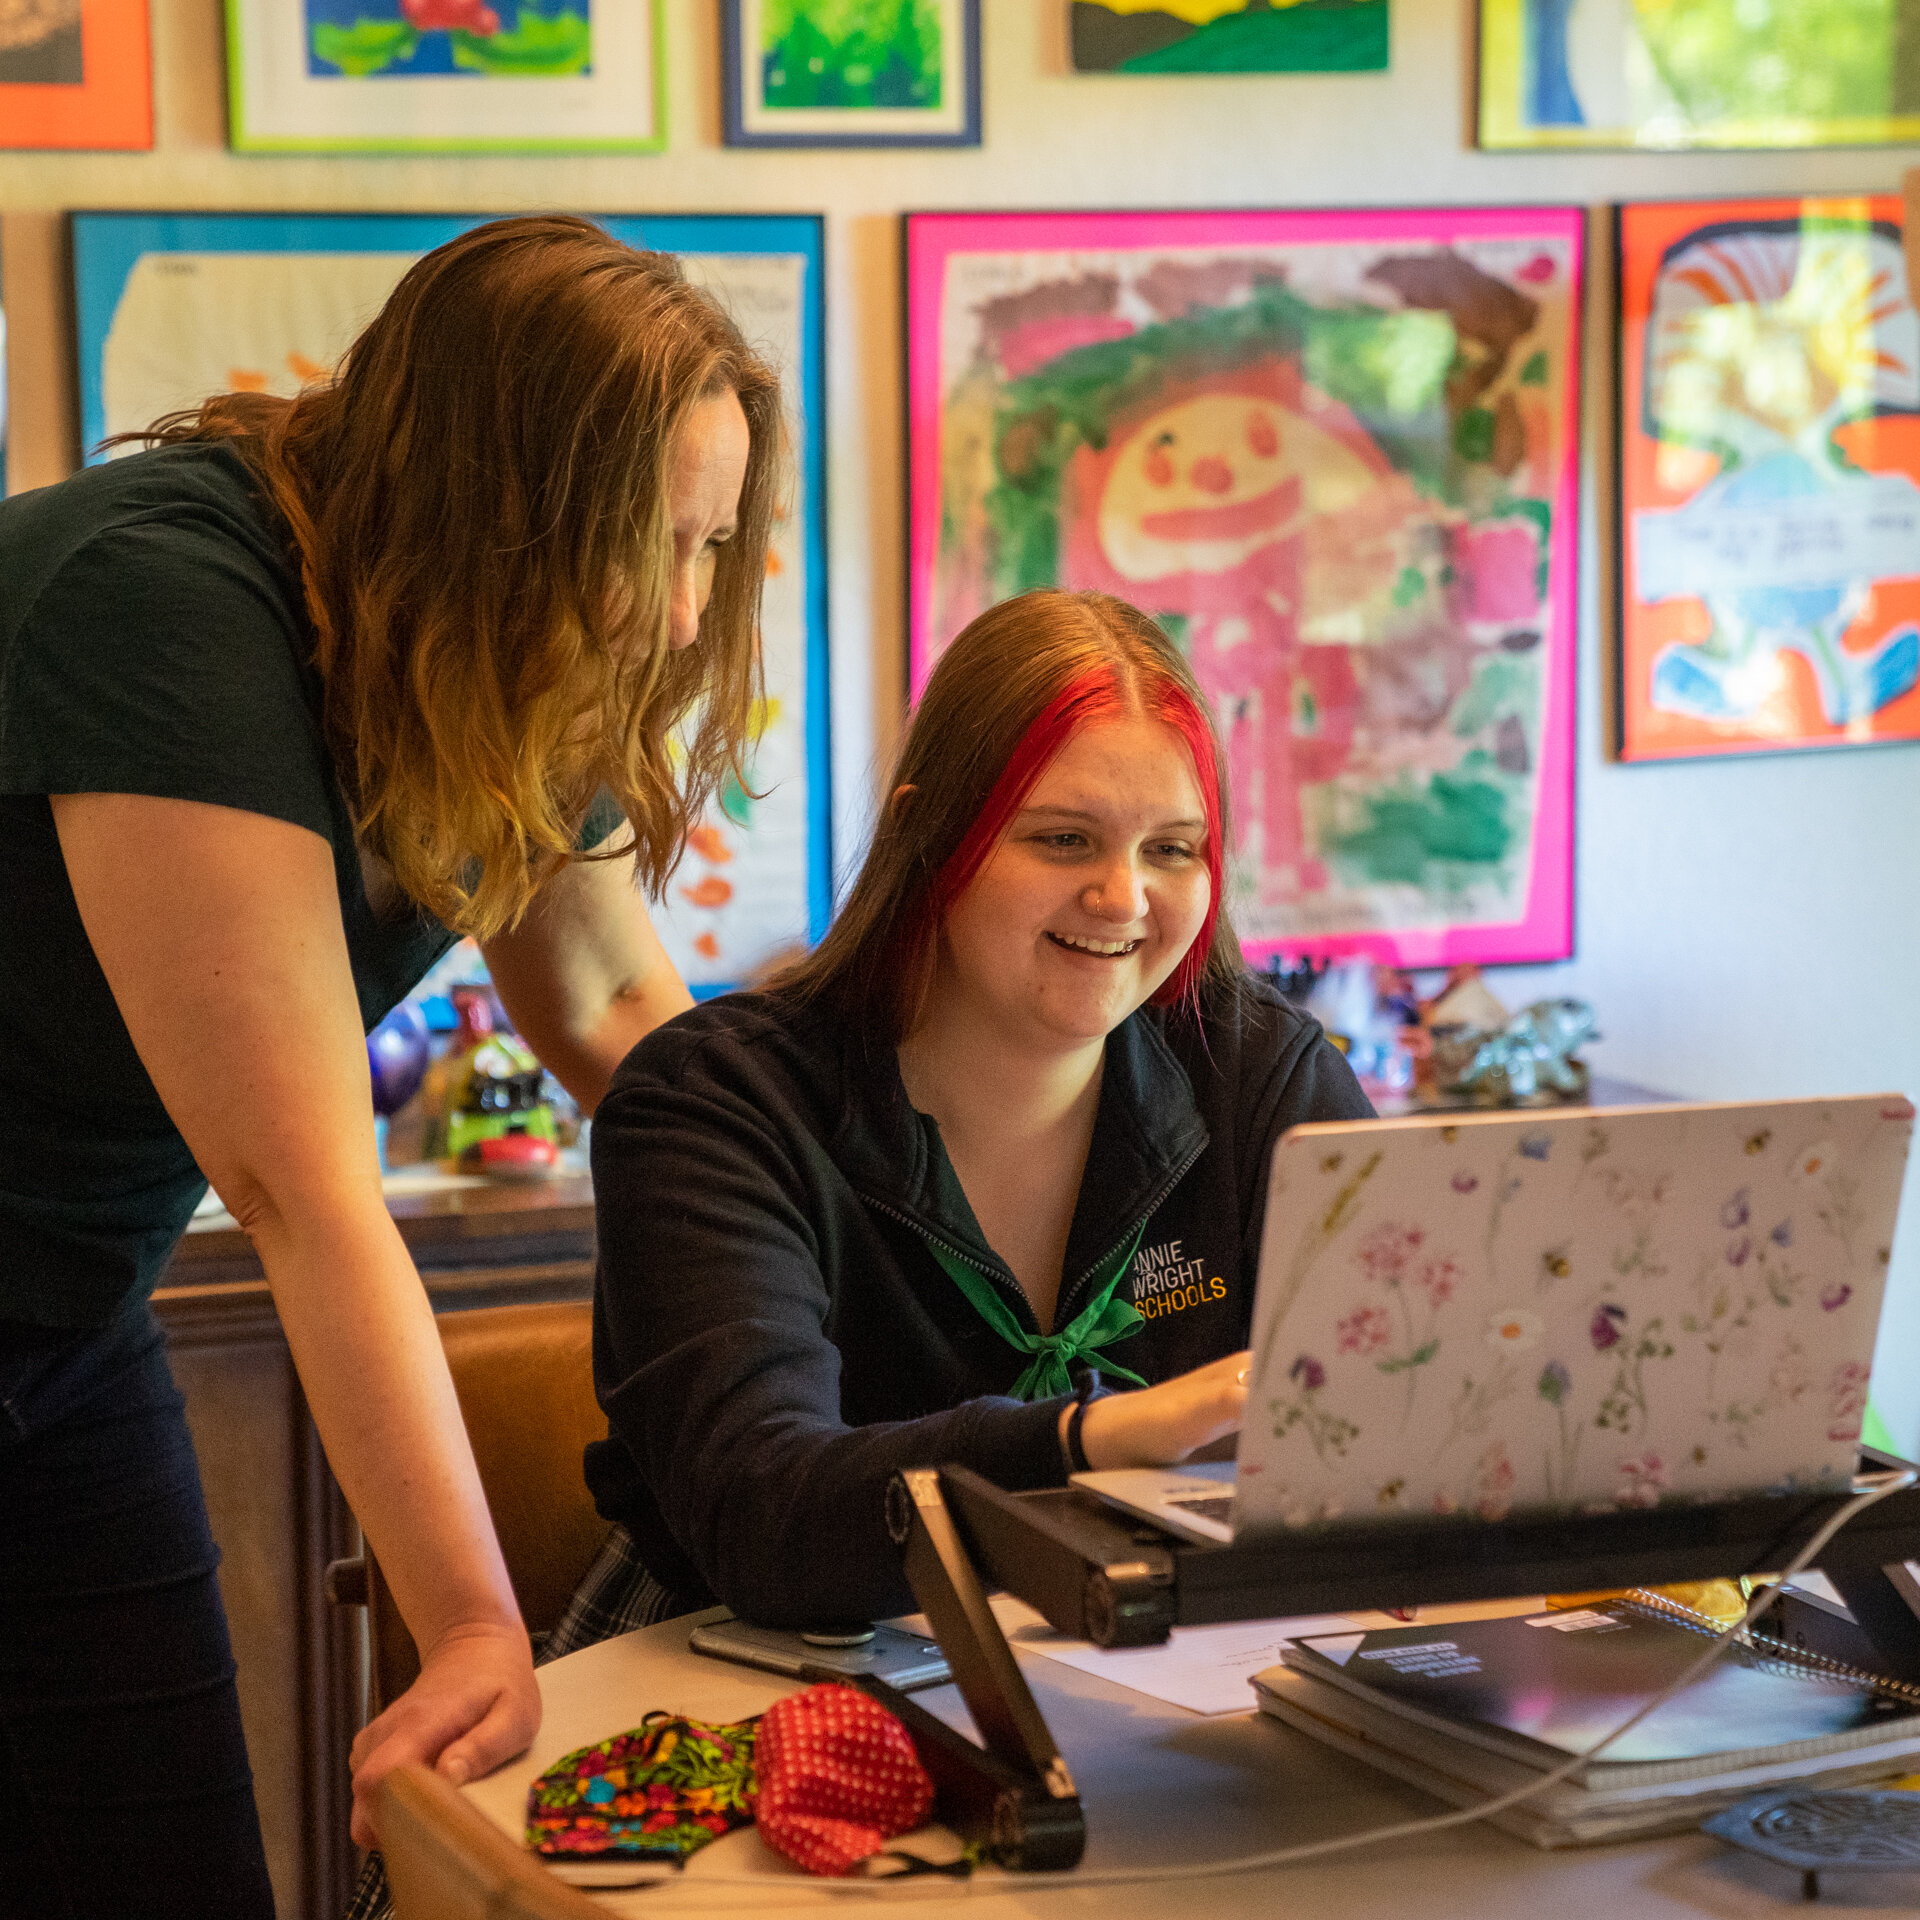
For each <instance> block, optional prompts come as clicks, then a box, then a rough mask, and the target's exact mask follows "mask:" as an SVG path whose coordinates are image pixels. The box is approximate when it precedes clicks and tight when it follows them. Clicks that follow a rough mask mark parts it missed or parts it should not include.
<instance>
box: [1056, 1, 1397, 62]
mask: <svg viewBox="0 0 1920 1920" xmlns="http://www.w3.org/2000/svg"><path fill="white" fill-rule="evenodd" d="M1387 6H1388V0H1072V9H1073V10H1072V13H1071V14H1070V16H1069V38H1070V42H1071V46H1072V52H1073V66H1074V71H1075V72H1076V73H1380V72H1384V71H1385V69H1386V66H1387Z"/></svg>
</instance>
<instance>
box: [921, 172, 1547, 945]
mask: <svg viewBox="0 0 1920 1920" xmlns="http://www.w3.org/2000/svg"><path fill="white" fill-rule="evenodd" d="M1584 235H1585V220H1584V215H1583V213H1582V211H1581V210H1580V209H1579V208H1574V207H1545V208H1541V207H1528V208H1451V209H1446V210H1406V211H1381V210H1368V211H1352V212H1345V211H1343V212H1272V213H1268V212H1239V211H1234V212H1172V213H1166V212H1160V213H1012V214H977V213H928V214H915V215H910V216H909V217H908V221H907V322H908V324H907V331H908V366H907V384H908V396H907V405H908V426H909V488H910V522H911V524H910V555H911V559H910V573H909V610H908V618H909V646H910V662H909V668H910V679H911V685H912V689H913V691H914V693H915V694H916V695H917V694H918V692H919V690H920V688H921V686H922V685H923V684H924V682H925V680H926V677H927V675H928V674H929V673H930V672H931V671H932V669H933V665H934V663H935V661H936V660H937V659H938V658H939V656H940V651H941V649H942V648H943V647H944V646H945V645H946V643H947V642H948V641H949V640H951V639H952V638H953V636H954V635H955V634H956V633H958V632H959V631H960V629H961V628H962V627H964V626H965V625H966V623H967V622H968V621H969V620H970V619H971V618H973V616H974V615H975V614H977V613H979V612H981V611H982V610H983V609H984V608H986V607H987V606H990V605H992V604H993V603H994V602H996V601H999V600H1002V599H1005V598H1007V597H1008V596H1009V595H1012V594H1016V593H1022V592H1025V591H1027V590H1029V589H1031V588H1034V587H1041V586H1056V585H1057V586H1067V587H1074V588H1094V589H1098V590H1101V591H1104V592H1107V593H1113V594H1117V595H1119V596H1120V597H1122V598H1124V599H1127V600H1131V601H1133V602H1134V603H1135V604H1137V605H1139V606H1141V607H1144V608H1145V609H1147V610H1148V611H1149V612H1151V613H1153V614H1154V615H1155V616H1156V617H1157V618H1159V619H1160V621H1161V622H1162V623H1163V624H1164V625H1165V626H1166V627H1167V628H1168V630H1169V631H1170V632H1171V633H1172V634H1173V635H1174V636H1175V638H1176V639H1177V640H1178V641H1179V642H1180V644H1181V645H1182V647H1183V648H1184V649H1185V650H1186V653H1187V656H1188V658H1189V660H1190V661H1191V662H1192V665H1193V668H1194V671H1195V674H1196V675H1197V677H1198V678H1199V680H1200V683H1201V685H1202V686H1203V688H1204V689H1205V690H1206V693H1207V695H1208V698H1209V700H1210V702H1211V704H1212V707H1213V711H1214V716H1215V719H1216V722H1217V724H1218V726H1219V728H1220V732H1221V737H1222V739H1223V740H1224V741H1225V743H1226V748H1227V757H1228V765H1229V771H1230V775H1231V789H1232V791H1231V801H1232V814H1233V823H1232V836H1233V840H1232V846H1231V849H1230V858H1229V862H1228V871H1229V875H1230V880H1229V886H1230V905H1231V908H1232V912H1233V916H1234V923H1235V925H1236V926H1237V927H1238V929H1239V931H1240V934H1241V937H1242V939H1243V941H1244V942H1245V944H1246V947H1247V950H1248V952H1249V954H1250V955H1251V956H1255V957H1263V956H1267V955H1272V954H1277V953H1284V954H1288V955H1305V954H1315V955H1329V954H1346V953H1364V954H1371V955H1373V956H1375V957H1377V958H1379V959H1382V960H1385V961H1388V962H1391V963H1393V964H1395V965H1399V966H1411V967H1427V966H1442V965H1452V964H1454V963H1455V962H1459V961H1467V960H1477V961H1483V962H1502V961H1540V960H1553V959H1561V958H1564V957H1566V956H1567V955H1568V954H1569V953H1571V951H1572V944H1573V720H1574V665H1575V653H1576V644H1575V643H1576V604H1577V603H1576V595H1575V566H1576V558H1577V529H1578V519H1579V514H1578V505H1579V501H1578V488H1579V449H1578V444H1577V434H1578V424H1579V401H1580V395H1579V382H1580V308H1581V284H1582V266H1583V241H1584Z"/></svg>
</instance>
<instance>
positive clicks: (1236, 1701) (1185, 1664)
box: [992, 1593, 1540, 1714]
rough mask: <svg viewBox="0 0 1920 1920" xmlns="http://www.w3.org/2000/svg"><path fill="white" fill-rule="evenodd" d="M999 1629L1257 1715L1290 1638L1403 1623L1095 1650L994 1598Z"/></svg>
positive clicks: (1183, 1696)
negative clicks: (1257, 1697) (1262, 1689)
mask: <svg viewBox="0 0 1920 1920" xmlns="http://www.w3.org/2000/svg"><path fill="white" fill-rule="evenodd" d="M992 1605H993V1611H994V1614H995V1616H996V1617H997V1618H998V1620H999V1622H1000V1626H1001V1630H1002V1631H1003V1632H1004V1633H1005V1634H1006V1636H1007V1638H1008V1640H1010V1641H1011V1642H1012V1643H1013V1646H1014V1647H1015V1649H1016V1650H1017V1651H1018V1652H1020V1653H1023V1654H1024V1653H1037V1654H1042V1655H1044V1656H1045V1657H1046V1658H1047V1659H1049V1660H1058V1661H1059V1662H1060V1663H1061V1665H1062V1666H1068V1667H1077V1668H1078V1669H1079V1670H1080V1671H1081V1672H1082V1673H1091V1674H1093V1675H1095V1676H1096V1677H1097V1678H1099V1679H1102V1680H1111V1681H1112V1682H1113V1683H1114V1685H1115V1686H1120V1687H1131V1688H1132V1689H1133V1691H1134V1692H1135V1693H1144V1694H1147V1695H1148V1696H1150V1697H1151V1698H1152V1699H1155V1700H1164V1701H1166V1702H1167V1703H1168V1704H1169V1705H1171V1706H1176V1707H1185V1708H1186V1709H1187V1711H1188V1712H1189V1713H1209V1714H1211V1713H1251V1712H1252V1711H1253V1710H1254V1693H1253V1676H1254V1675H1255V1674H1256V1673H1263V1672H1264V1671H1265V1670H1266V1669H1267V1668H1268V1667H1271V1666H1277V1665H1278V1664H1279V1661H1280V1649H1281V1647H1282V1646H1284V1645H1285V1644H1286V1642H1287V1641H1289V1640H1299V1639H1304V1638H1305V1637H1306V1636H1307V1635H1308V1634H1313V1633H1350V1632H1354V1631H1356V1630H1366V1629H1370V1628H1375V1627H1396V1626H1401V1625H1404V1624H1405V1623H1404V1622H1403V1621H1401V1620H1399V1619H1398V1618H1396V1617H1395V1616H1394V1615H1392V1614H1387V1613H1376V1612H1371V1611H1368V1612H1362V1613H1311V1614H1299V1615H1296V1616H1294V1617H1293V1618H1291V1619H1282V1620H1234V1621H1230V1622H1228V1623H1227V1624H1226V1625H1224V1626H1218V1627H1175V1628H1174V1630H1173V1631H1172V1633H1171V1634H1169V1635H1168V1637H1167V1639H1166V1641H1165V1643H1164V1644H1163V1645H1160V1646H1157V1647H1096V1646H1094V1645H1093V1644H1092V1643H1091V1642H1090V1641H1086V1640H1069V1639H1068V1638H1066V1636H1065V1635H1064V1634H1056V1633H1055V1632H1054V1630H1053V1629H1052V1628H1051V1627H1050V1626H1048V1625H1047V1623H1046V1621H1045V1620H1044V1619H1043V1618H1042V1617H1041V1615H1040V1614H1038V1613H1036V1612H1035V1611H1034V1609H1033V1608H1032V1607H1030V1606H1028V1605H1026V1603H1025V1602H1024V1601H1020V1600H1016V1599H1014V1598H1013V1596H1012V1595H1011V1594H1006V1593H1000V1594H995V1595H994V1597H993V1602H992ZM1539 1606H1540V1601H1539V1598H1538V1596H1534V1597H1532V1598H1528V1599H1515V1600H1495V1601H1478V1602H1473V1603H1469V1604H1465V1605H1457V1606H1445V1607H1423V1608H1421V1609H1420V1611H1419V1613H1418V1615H1417V1616H1416V1618H1417V1619H1419V1620H1422V1621H1426V1622H1429V1623H1432V1624H1435V1625H1438V1624H1440V1623H1443V1622H1445V1621H1449V1620H1463V1619H1489V1618H1492V1617H1493V1616H1495V1615H1497V1614H1502V1613H1533V1612H1536V1611H1538V1609H1539Z"/></svg>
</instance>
